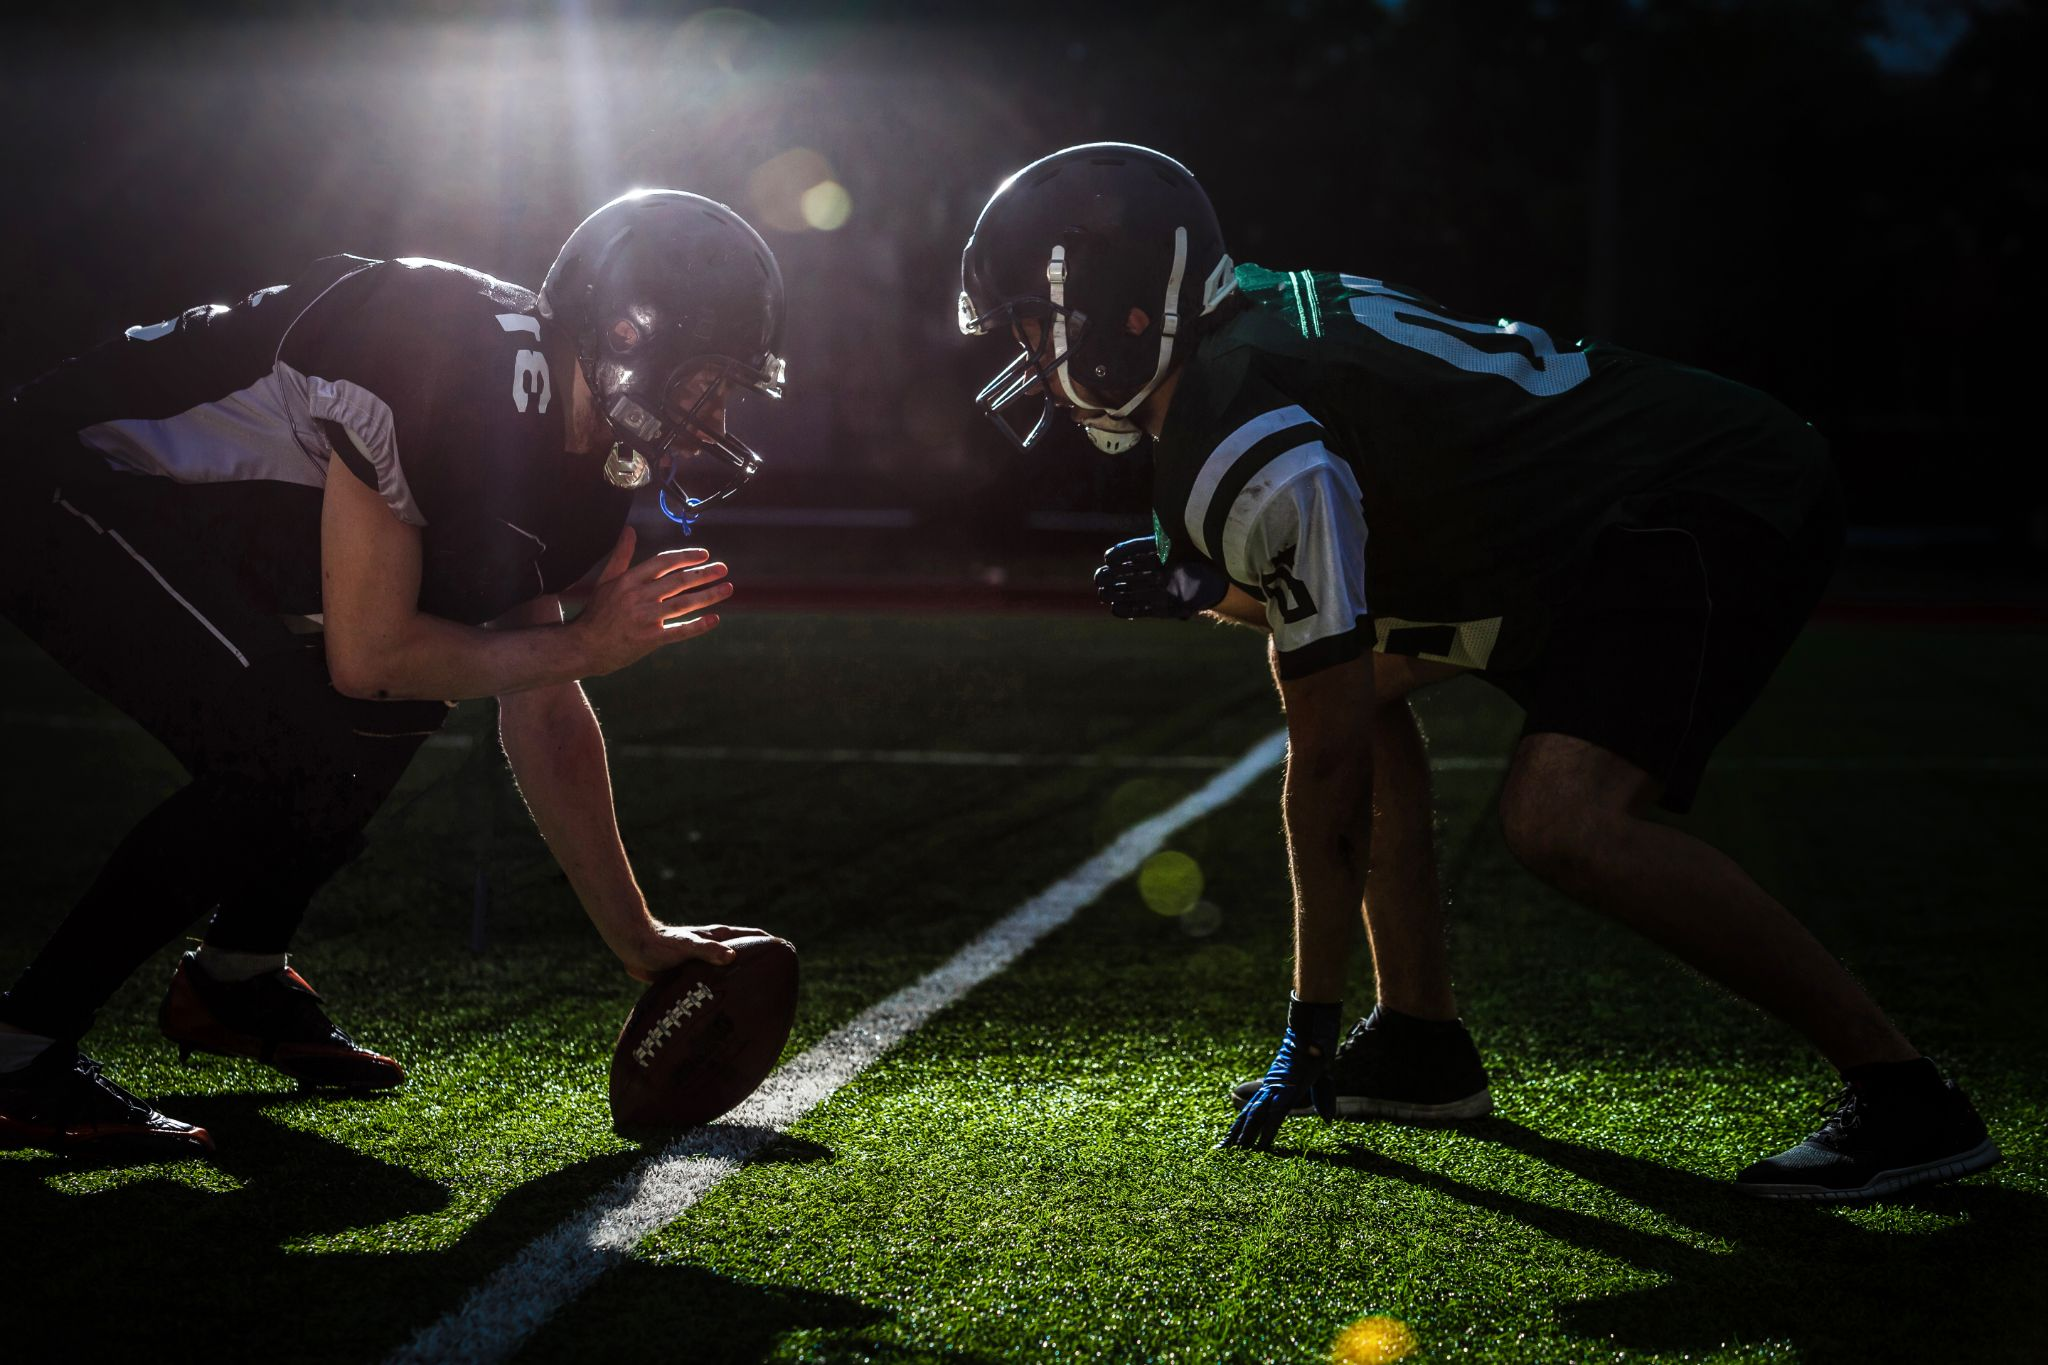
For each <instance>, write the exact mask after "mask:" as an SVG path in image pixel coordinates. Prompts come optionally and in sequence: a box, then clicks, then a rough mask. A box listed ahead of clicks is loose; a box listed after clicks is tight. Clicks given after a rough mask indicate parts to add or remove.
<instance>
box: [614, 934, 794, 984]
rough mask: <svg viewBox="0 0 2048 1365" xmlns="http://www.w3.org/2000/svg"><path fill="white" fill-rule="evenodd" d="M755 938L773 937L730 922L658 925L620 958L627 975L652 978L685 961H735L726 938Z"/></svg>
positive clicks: (637, 977) (641, 978) (637, 978)
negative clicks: (624, 965)
mask: <svg viewBox="0 0 2048 1365" xmlns="http://www.w3.org/2000/svg"><path fill="white" fill-rule="evenodd" d="M752 937H763V938H766V937H773V936H772V935H770V934H769V933H768V931H767V930H766V929H747V928H741V927H739V926H737V925H731V924H655V925H653V926H652V928H651V930H650V931H649V932H648V933H647V934H646V935H644V936H643V937H642V938H641V940H640V941H639V942H638V943H636V944H634V946H633V947H632V948H630V949H628V950H627V951H626V952H623V953H621V954H619V958H620V960H621V961H622V962H624V963H625V964H626V975H628V976H630V977H632V978H633V979H634V980H635V981H652V980H654V978H655V977H657V976H659V975H661V974H662V973H663V972H665V971H667V970H668V969H669V968H671V967H680V966H682V965H683V963H685V962H709V963H713V964H715V965H719V966H723V965H724V964H725V963H728V962H730V961H732V949H730V948H728V947H726V946H725V942H724V940H726V939H729V938H752Z"/></svg>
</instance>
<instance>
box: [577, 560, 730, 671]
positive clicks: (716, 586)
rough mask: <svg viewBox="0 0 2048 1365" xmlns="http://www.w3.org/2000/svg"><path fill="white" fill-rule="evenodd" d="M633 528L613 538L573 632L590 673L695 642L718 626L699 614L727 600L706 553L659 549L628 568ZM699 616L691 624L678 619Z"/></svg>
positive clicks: (721, 576)
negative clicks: (579, 637) (580, 639)
mask: <svg viewBox="0 0 2048 1365" xmlns="http://www.w3.org/2000/svg"><path fill="white" fill-rule="evenodd" d="M633 544H634V535H633V528H632V527H630V526H628V527H627V528H626V529H625V530H623V531H621V532H620V533H619V541H618V544H616V545H614V546H612V552H611V555H610V556H609V557H608V558H607V559H606V560H605V563H604V569H603V571H602V572H601V573H599V575H598V579H597V586H596V587H595V588H593V589H591V592H590V605H589V606H587V607H585V608H584V610H583V614H582V615H581V616H578V617H577V618H576V620H575V622H574V624H573V627H572V628H573V629H575V630H577V631H580V632H581V633H582V636H583V645H584V650H585V652H586V653H587V655H588V656H589V659H590V664H591V668H590V673H589V674H588V675H587V676H595V675H597V674H601V673H611V672H614V671H616V670H618V669H621V668H624V667H625V666H626V665H627V664H630V663H634V662H637V661H638V660H640V659H643V658H645V657H646V656H647V655H649V654H652V653H653V652H654V651H655V650H657V649H660V648H661V647H662V646H663V645H673V644H679V643H681V642H682V641H684V640H691V639H695V638H696V637H697V636H699V635H702V634H704V633H705V632H706V631H708V630H711V629H712V628H714V627H715V626H717V624H718V617H717V616H715V615H713V614H712V613H710V612H708V611H705V610H704V609H705V608H706V607H710V606H715V605H716V604H718V603H719V602H722V601H724V600H725V599H726V598H728V597H730V596H731V595H732V584H731V583H729V582H726V581H725V565H724V564H720V563H706V562H705V561H707V560H709V559H710V558H711V552H710V551H708V550H701V549H698V548H696V547H695V546H691V547H689V548H688V549H682V550H663V551H661V552H660V553H658V554H655V555H651V556H649V557H648V558H647V559H644V560H642V561H641V562H640V563H638V564H635V563H633ZM697 612H703V613H704V614H703V615H701V616H697V618H696V619H695V620H692V621H685V620H683V618H684V617H687V616H691V615H693V614H695V613H697Z"/></svg>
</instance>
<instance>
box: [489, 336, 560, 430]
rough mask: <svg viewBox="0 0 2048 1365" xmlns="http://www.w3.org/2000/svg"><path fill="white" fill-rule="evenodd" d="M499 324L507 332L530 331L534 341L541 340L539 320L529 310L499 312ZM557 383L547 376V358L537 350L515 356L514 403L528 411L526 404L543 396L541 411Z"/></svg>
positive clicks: (544, 409) (513, 370)
mask: <svg viewBox="0 0 2048 1365" xmlns="http://www.w3.org/2000/svg"><path fill="white" fill-rule="evenodd" d="M498 325H499V326H500V327H502V328H504V329H505V330H506V331H508V332H531V333H533V339H534V340H535V341H539V340H540V319H539V318H537V317H533V316H531V315H530V314H526V313H500V314H498ZM554 392H555V389H554V383H553V382H552V380H551V379H550V377H549V375H548V358H547V357H546V356H544V355H542V354H541V353H540V352H539V351H538V350H532V351H521V352H520V353H519V354H518V355H515V356H513V357H512V406H513V407H515V408H518V409H519V410H520V411H521V412H525V411H526V408H527V405H528V404H529V403H532V402H533V400H534V399H536V398H538V399H540V404H539V410H540V411H541V412H546V411H547V410H548V399H550V398H552V397H553V396H554Z"/></svg>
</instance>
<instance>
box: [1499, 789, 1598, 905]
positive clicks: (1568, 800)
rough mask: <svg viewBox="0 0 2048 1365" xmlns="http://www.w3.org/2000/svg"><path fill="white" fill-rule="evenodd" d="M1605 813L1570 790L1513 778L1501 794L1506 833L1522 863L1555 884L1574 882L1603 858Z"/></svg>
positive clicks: (1502, 815)
mask: <svg viewBox="0 0 2048 1365" xmlns="http://www.w3.org/2000/svg"><path fill="white" fill-rule="evenodd" d="M1601 823H1602V822H1601V819H1600V816H1599V813H1598V812H1597V811H1596V810H1594V809H1593V808H1592V807H1590V806H1589V805H1588V804H1587V803H1586V802H1584V801H1583V800H1580V799H1578V798H1577V797H1576V795H1575V794H1574V793H1573V792H1571V791H1569V790H1564V789H1559V788H1555V787H1545V786H1542V785H1540V784H1538V783H1534V782H1515V781H1510V782H1509V783H1508V785H1507V786H1506V787H1505V788H1503V789H1502V791H1501V798H1500V825H1501V834H1502V836H1503V837H1504V838H1505V839H1506V840H1507V846H1508V852H1509V853H1510V854H1512V855H1513V856H1514V859H1515V861H1516V862H1518V863H1520V864H1521V865H1522V866H1523V867H1525V868H1527V869H1528V870H1529V871H1530V872H1533V873H1534V874H1535V875H1537V876H1538V877H1541V878H1542V879H1543V880H1544V881H1546V882H1549V883H1551V884H1552V885H1554V886H1570V885H1572V884H1574V883H1575V882H1577V881H1578V880H1579V878H1580V874H1581V873H1582V872H1583V871H1584V870H1585V869H1586V868H1587V867H1589V866H1590V865H1592V864H1593V863H1594V862H1595V861H1597V859H1598V858H1599V856H1600V854H1599V850H1600V845H1601V842H1602V841H1601V835H1600V826H1601Z"/></svg>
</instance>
